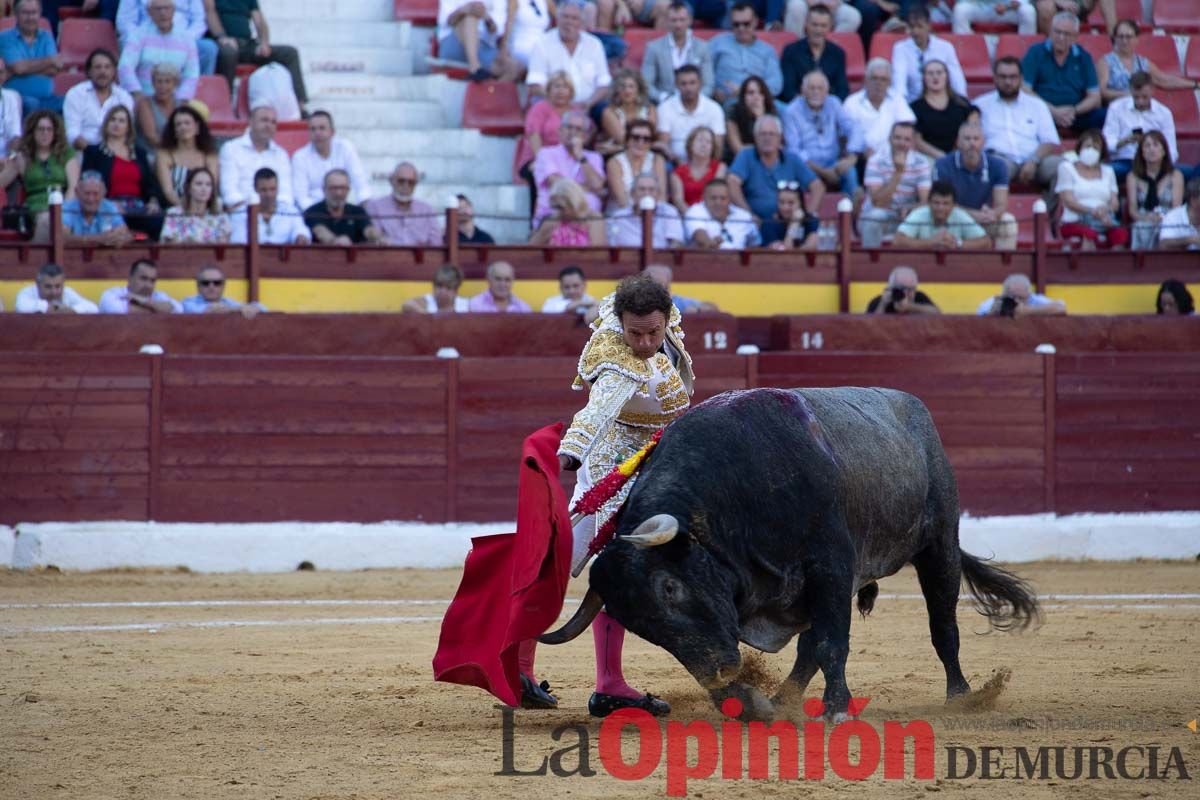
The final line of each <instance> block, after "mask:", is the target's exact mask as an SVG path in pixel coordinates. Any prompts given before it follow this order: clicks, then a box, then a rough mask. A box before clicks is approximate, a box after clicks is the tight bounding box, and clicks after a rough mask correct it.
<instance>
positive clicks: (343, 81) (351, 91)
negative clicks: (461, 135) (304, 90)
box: [304, 71, 467, 127]
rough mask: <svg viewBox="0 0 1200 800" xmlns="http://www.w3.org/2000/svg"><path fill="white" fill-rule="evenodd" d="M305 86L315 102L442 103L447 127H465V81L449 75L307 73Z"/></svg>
mask: <svg viewBox="0 0 1200 800" xmlns="http://www.w3.org/2000/svg"><path fill="white" fill-rule="evenodd" d="M304 82H305V85H306V86H307V87H308V94H309V97H311V98H313V101H314V102H320V101H323V100H346V101H352V102H353V101H359V100H388V101H395V100H411V101H433V102H436V103H440V104H441V105H442V108H443V109H444V110H445V112H446V114H447V117H446V123H445V124H446V126H448V127H457V126H460V125H461V124H462V104H463V98H464V97H465V96H466V92H467V86H466V82H465V81H452V80H450V79H449V78H447V77H446V76H445V75H421V76H414V77H397V76H392V75H367V74H365V73H362V72H332V71H330V72H306V73H305V75H304Z"/></svg>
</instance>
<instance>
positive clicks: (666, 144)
mask: <svg viewBox="0 0 1200 800" xmlns="http://www.w3.org/2000/svg"><path fill="white" fill-rule="evenodd" d="M701 85H702V83H701V77H700V68H699V67H697V66H696V65H695V64H684V65H683V66H682V67H680V68H679V69H677V70H675V89H676V92H675V94H673V95H671V96H670V97H668V98H667V99H666V100H664V101H662V102H661V103H659V105H658V141H659V145H660V151H663V150H664V149H665V154H666V155H669V156H670V157H671V158H672V159H674V160H675V161H676V163H686V162H687V160H688V154H687V140H688V136H689V135H690V134H691V132H692V131H693V130H694V129H696V128H708V129H709V130H710V131H712V132H713V134H714V135H715V136H716V147H715V149H714V150H713V152H714V153H715V154H716V156H717V157H718V158H719V157H720V155H721V153H722V152H724V150H725V112H724V111H723V110H722V109H721V106H720V104H719V103H717V101H715V100H713V99H711V98H708V97H705V96H704V95H703V94H701V93H700V89H701Z"/></svg>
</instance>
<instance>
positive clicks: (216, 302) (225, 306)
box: [182, 264, 266, 319]
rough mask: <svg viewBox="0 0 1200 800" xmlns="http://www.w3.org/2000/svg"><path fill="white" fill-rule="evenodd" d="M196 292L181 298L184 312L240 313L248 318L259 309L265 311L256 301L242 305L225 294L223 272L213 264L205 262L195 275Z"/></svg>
mask: <svg viewBox="0 0 1200 800" xmlns="http://www.w3.org/2000/svg"><path fill="white" fill-rule="evenodd" d="M196 290H197V292H198V293H197V294H194V295H192V296H191V297H185V298H184V299H183V302H182V305H183V313H185V314H230V313H235V314H241V315H242V316H243V317H245V318H246V319H250V318H251V317H253V316H254V315H255V314H257V313H258V312H259V311H265V310H266V309H264V308H263V307H262V306H260V305H259V304H258V303H247V304H246V305H242V304H241V303H239V302H238V301H236V300H230V299H229V298H228V297H226V296H225V273H223V272H221V270H219V269H218V268H217V267H216V266H215V265H213V264H206V265H205V266H203V267H201V268H200V272H199V273H198V274H197V275H196Z"/></svg>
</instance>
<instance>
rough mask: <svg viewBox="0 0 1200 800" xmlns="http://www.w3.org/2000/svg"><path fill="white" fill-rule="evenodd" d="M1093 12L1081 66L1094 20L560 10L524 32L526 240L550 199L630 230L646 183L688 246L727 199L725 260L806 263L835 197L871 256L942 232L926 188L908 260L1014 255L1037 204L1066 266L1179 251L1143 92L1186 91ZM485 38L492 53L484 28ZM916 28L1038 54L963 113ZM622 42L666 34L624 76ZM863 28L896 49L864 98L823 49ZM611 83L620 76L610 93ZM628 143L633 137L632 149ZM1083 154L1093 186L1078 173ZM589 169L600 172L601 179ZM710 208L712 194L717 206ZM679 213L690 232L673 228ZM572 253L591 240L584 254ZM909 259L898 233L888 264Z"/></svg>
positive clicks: (905, 12) (910, 11) (1002, 64)
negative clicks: (1083, 24) (959, 252)
mask: <svg viewBox="0 0 1200 800" xmlns="http://www.w3.org/2000/svg"><path fill="white" fill-rule="evenodd" d="M1098 2H1099V7H1100V8H1101V10H1102V12H1103V14H1102V16H1103V19H1104V20H1105V24H1106V27H1108V28H1109V30H1110V32H1111V36H1112V42H1113V46H1112V51H1111V52H1110V53H1108V54H1107V55H1106V56H1105V57H1104V58H1102V59H1100V60H1099V63H1097V62H1096V61H1094V60H1093V58H1092V56H1091V55H1090V54H1089V53H1088V51H1087V50H1085V49H1084V48H1083V47H1082V46H1081V45H1080V44H1079V43H1078V38H1079V32H1080V20H1081V19H1083V18H1085V17H1087V15H1088V13H1090V11H1091V9H1092V8H1093V7H1095V6H1096V2H1085V3H1078V2H1066V3H1063V2H1058V3H1057V4H1056V3H1055V1H1054V0H1046V1H1045V2H1043V1H1042V0H1038V2H1029V1H1028V0H1013V1H1012V2H1001V3H993V2H972V0H965V2H962V3H958V4H956V5H955V6H954V8H953V10H952V13H941V11H942V7H941V6H940V4H937V3H925V2H920V1H919V0H910V1H906V2H898V3H891V2H879V0H864V2H854V3H847V2H834V3H829V4H826V3H812V4H806V3H803V2H797V1H796V0H793V2H790V3H787V4H784V3H759V2H746V1H744V0H739V1H738V2H732V3H730V4H729V5H728V7H727V8H725V9H719V8H715V7H713V8H710V7H709V6H708V5H707V4H705V3H697V2H691V3H685V2H672V3H670V4H669V5H666V6H665V7H664V5H663V3H662V2H659V3H649V2H647V3H642V4H637V5H638V9H639V11H638V13H632V14H629V13H623V12H622V11H621V9H625V8H627V4H625V3H624V2H623V0H622V2H618V3H617V9H618V10H617V13H616V15H615V16H614V15H612V14H609V13H607V12H604V11H603V10H601V13H600V14H599V15H598V16H596V15H591V14H589V6H586V5H581V4H579V3H578V2H576V0H564V2H562V3H559V6H558V20H559V24H558V27H552V26H550V24H549V23H550V20H546V21H545V23H546V26H545V27H544V28H543V29H542V30H541V31H539V33H538V35H539V36H541V37H542V38H541V41H542V43H543V45H546V46H545V47H544V48H543V50H542V51H539V52H540V53H541V54H540V55H539V56H538V57H537V58H536V59H535V62H534V63H535V65H536V69H534V68H533V67H532V66H531V68H530V72H529V75H528V76H527V81H528V83H529V84H530V90H531V93H532V94H533V95H534V96H535V97H544V99H542V100H541V101H540V102H536V103H535V104H534V105H533V106H532V107H531V109H530V111H529V116H528V118H527V123H526V132H525V136H524V137H523V139H522V145H521V148H522V152H521V155H520V156H519V157H518V164H519V166H521V167H522V174H523V175H525V176H527V178H528V179H529V180H530V182H531V187H532V190H533V191H534V193H535V197H536V198H537V202H536V203H535V204H534V208H535V211H534V215H533V226H534V233H533V241H535V242H547V241H550V238H549V237H551V236H552V234H553V231H551V232H542V231H540V230H539V228H540V227H541V226H542V223H543V220H546V219H547V218H548V215H549V211H550V206H549V200H548V198H547V197H545V194H546V192H548V190H549V189H550V188H551V186H552V185H553V184H554V183H556V182H558V181H560V180H570V181H573V182H575V183H577V184H579V185H580V187H581V188H582V189H583V190H584V193H585V196H586V197H587V199H588V203H589V207H590V208H591V211H592V214H594V215H596V216H600V215H606V216H608V217H609V218H610V225H609V228H610V231H611V228H612V227H613V226H612V224H611V218H613V217H617V218H622V217H626V218H627V217H631V216H635V215H636V211H637V209H636V208H635V207H634V206H633V205H632V204H631V186H632V181H633V180H634V179H635V178H637V177H639V176H640V175H642V174H647V175H649V174H651V173H653V176H654V177H655V178H656V179H657V181H658V183H659V187H660V192H659V195H658V198H657V204H658V205H660V206H661V205H666V204H670V205H672V206H674V207H675V209H676V210H678V211H679V212H680V213H682V214H683V215H684V219H683V222H684V227H685V230H686V232H687V233H688V234H689V236H688V239H687V240H686V241H685V242H684V244H685V245H687V246H700V247H712V246H714V244H713V238H712V236H710V235H709V234H708V233H707V232H706V231H707V228H708V227H710V223H711V220H712V219H717V218H722V217H723V216H724V212H723V211H722V210H721V208H720V205H721V204H720V202H719V199H718V200H717V201H716V202H705V201H706V198H705V187H706V186H707V185H708V184H709V183H712V182H713V181H722V182H723V185H724V186H725V189H727V190H728V191H729V194H730V195H731V198H730V203H731V207H732V208H733V209H735V211H733V212H730V213H731V214H732V215H733V217H734V218H739V221H738V224H739V225H740V224H741V222H740V217H741V213H740V212H747V213H748V214H749V217H750V219H751V220H752V222H753V224H754V225H755V226H757V228H758V230H757V232H756V235H755V236H738V237H736V240H737V242H739V244H736V245H734V244H731V241H730V240H731V239H733V238H735V237H733V236H732V234H730V235H727V236H723V237H722V238H723V239H724V244H723V245H722V246H726V247H730V246H739V247H740V246H754V245H758V244H768V243H771V244H774V245H775V246H784V247H816V246H819V244H820V241H821V240H820V237H814V236H812V235H811V234H812V233H813V232H814V231H816V230H817V228H818V226H819V223H818V220H817V216H818V213H819V210H820V205H821V199H822V197H823V195H824V194H826V193H828V192H840V193H841V194H843V195H845V196H846V197H848V198H849V199H851V201H852V202H853V209H854V211H853V213H854V215H855V218H856V220H857V222H856V230H857V231H858V233H859V235H860V236H861V237H862V240H863V244H864V245H866V246H869V247H877V246H882V245H885V244H887V243H890V242H893V241H894V239H895V238H896V232H897V230H898V229H899V228H900V227H901V225H902V224H903V223H905V222H906V220H907V218H908V217H909V216H910V215H912V214H913V213H914V212H917V211H918V210H920V214H918V215H917V217H916V218H914V219H913V220H912V224H913V225H917V226H920V225H922V224H923V223H922V222H921V221H922V220H928V219H930V218H931V217H939V212H938V211H936V210H935V209H933V208H931V207H930V205H929V189H930V187H931V186H932V183H933V181H934V180H935V179H938V180H944V181H946V182H948V183H949V184H950V185H951V187H952V191H953V194H952V195H949V196H950V197H952V199H953V202H954V204H955V205H954V207H953V208H952V213H950V214H949V215H948V217H947V219H948V220H949V222H948V225H949V228H948V229H947V230H946V231H943V232H942V233H943V234H944V235H938V236H935V237H933V238H932V239H925V241H926V242H928V241H934V242H935V243H936V244H937V246H945V247H975V246H981V247H993V248H997V249H1012V248H1014V247H1015V246H1016V243H1017V238H1018V236H1017V232H1018V222H1019V221H1018V220H1017V219H1016V217H1015V215H1014V214H1012V213H1011V212H1009V210H1008V201H1009V197H1010V190H1013V189H1014V188H1015V191H1017V192H1020V193H1023V194H1042V195H1043V198H1044V199H1045V201H1046V203H1047V206H1048V208H1049V211H1050V215H1051V220H1052V223H1053V224H1054V225H1055V226H1056V227H1055V231H1056V232H1058V233H1060V235H1061V237H1062V238H1063V239H1064V240H1065V241H1066V243H1067V246H1069V247H1078V248H1081V249H1092V248H1095V247H1118V248H1121V247H1126V246H1133V247H1135V248H1139V249H1142V248H1149V247H1155V246H1159V243H1160V242H1161V241H1163V240H1169V239H1172V238H1176V237H1174V236H1164V235H1163V234H1164V230H1163V225H1164V222H1163V221H1164V219H1165V218H1166V217H1167V215H1168V213H1169V212H1171V211H1172V210H1173V209H1175V208H1177V207H1179V205H1180V203H1182V202H1183V186H1184V185H1185V184H1186V182H1187V180H1188V178H1189V175H1191V174H1192V173H1193V172H1197V173H1200V165H1180V164H1179V163H1178V160H1179V159H1178V154H1179V149H1178V144H1177V141H1176V134H1175V124H1174V120H1173V116H1172V113H1171V111H1170V109H1169V108H1168V107H1167V106H1166V105H1164V104H1163V103H1162V102H1160V101H1158V100H1156V99H1155V98H1154V92H1155V90H1156V89H1161V90H1179V89H1195V88H1197V81H1195V80H1193V79H1191V78H1184V77H1181V76H1179V75H1172V74H1168V73H1166V72H1165V71H1163V70H1162V69H1160V68H1159V67H1157V66H1155V65H1154V64H1153V63H1152V62H1151V61H1149V60H1148V59H1146V58H1145V57H1144V56H1141V55H1138V54H1137V53H1136V47H1137V24H1136V23H1134V22H1133V21H1129V20H1118V19H1117V18H1116V16H1115V7H1114V6H1113V5H1112V2H1111V0H1098ZM470 5H478V4H477V3H476V4H468V5H467V6H463V5H462V3H461V0H442V3H441V7H442V9H443V10H444V12H445V13H447V14H449V13H453V12H454V10H455V8H458V7H470ZM651 7H652V8H651ZM628 8H630V9H631V8H632V6H628ZM931 11H932V14H931ZM643 12H644V14H645V15H647V16H644V17H643V15H642V13H643ZM564 13H565V16H564ZM939 14H940V19H939ZM613 20H616V21H615V22H611V21H613ZM493 21H494V22H495V23H496V24H497V31H499V32H500V33H503V31H504V25H503V24H501V23H502V20H500V19H497V18H494V17H493ZM581 21H582V22H581ZM934 21H941V22H945V23H947V24H948V25H950V26H951V28H952V30H954V31H955V32H956V33H969V32H970V31H971V26H972V25H973V24H975V23H988V24H996V23H1006V24H1011V25H1013V26H1015V27H1016V28H1017V30H1018V31H1019V32H1021V33H1025V34H1032V33H1035V32H1041V33H1043V34H1045V38H1044V39H1043V40H1041V41H1038V42H1035V43H1034V44H1032V45H1030V46H1029V48H1028V50H1027V52H1025V54H1024V56H1023V57H1022V58H1017V57H1013V56H1002V57H1000V58H998V59H997V60H996V62H995V64H994V66H993V88H992V90H991V91H980V89H979V88H978V87H976V88H975V90H974V91H973V92H971V91H969V89H968V84H967V79H966V74H965V73H964V69H963V66H962V64H961V63H960V62H959V58H958V53H957V52H956V49H955V46H954V45H953V44H952V43H951V42H950V41H948V40H947V39H945V38H943V37H941V36H938V35H937V34H936V33H935V32H934V30H933V27H934V26H933V23H934ZM610 22H611V24H612V25H616V26H617V27H616V28H613V27H610ZM698 22H701V23H704V24H705V25H713V26H717V27H721V28H725V29H726V30H724V31H721V32H718V33H716V35H711V36H709V37H707V40H706V39H705V38H701V37H699V36H697V34H696V31H695V30H694V28H695V26H696V24H697V23H698ZM639 23H640V24H647V25H654V26H656V27H657V28H658V29H659V30H660V31H662V36H661V37H659V38H652V39H651V40H650V41H649V42H647V43H646V44H645V49H644V53H643V55H642V57H641V63H640V77H639V75H638V74H637V73H635V72H633V71H631V70H629V69H628V68H627V67H626V66H623V65H622V62H621V55H620V54H621V53H622V52H623V44H622V43H621V42H620V40H619V36H615V35H614V34H619V33H620V30H621V26H622V25H623V26H626V27H628V26H632V25H635V24H639ZM581 24H582V27H590V28H591V33H588V32H586V31H583V30H581ZM880 27H883V28H884V29H886V30H893V31H898V32H900V34H901V35H900V38H899V39H898V40H897V41H896V42H895V44H894V46H893V48H892V53H891V58H890V60H889V59H884V58H875V59H872V60H871V61H870V62H868V63H867V65H866V70H865V78H864V80H863V81H862V83H861V84H860V85H851V80H850V77H849V75H848V73H847V63H846V53H845V51H844V50H843V48H842V47H840V46H839V45H838V44H837V42H836V41H834V40H833V39H831V38H830V36H831V34H832V33H833V32H835V31H851V30H859V32H860V33H862V34H863V35H864V37H866V38H865V39H864V43H867V44H869V37H870V36H871V35H873V33H874V31H875V30H877V29H879V28H880ZM781 29H787V30H792V31H794V32H796V33H797V34H798V35H799V36H801V38H800V39H799V40H798V41H795V42H792V43H791V44H788V45H787V46H786V47H784V48H783V50H782V52H781V53H780V54H779V55H777V54H776V49H775V47H774V46H772V44H770V43H769V42H767V41H766V40H765V39H764V38H763V37H762V36H761V31H763V30H767V31H770V30H781ZM589 37H590V38H589ZM614 39H615V40H616V41H615V45H614ZM606 48H608V51H609V52H608V56H609V57H608V59H606V58H604V57H603V52H604V51H605V49H606ZM610 65H612V66H615V67H617V68H619V69H618V71H616V72H610ZM480 77H487V76H486V75H481V76H480ZM543 88H545V90H546V91H543ZM572 111H577V112H579V113H578V114H577V115H573V114H572ZM565 119H569V120H570V124H569V125H567V123H565V122H563V120H565ZM762 120H766V122H765V123H763V128H764V129H765V130H766V135H767V136H768V137H770V136H773V135H774V134H773V131H774V130H775V128H776V126H777V125H778V127H780V128H781V131H780V133H781V136H780V138H779V139H778V142H777V143H775V149H776V150H777V151H778V155H777V156H776V155H774V154H773V153H771V154H770V155H767V156H766V157H765V158H764V157H763V155H762V152H761V151H762V149H763V148H762V147H761V146H760V144H759V142H758V138H759V134H758V130H759V123H760V121H762ZM565 125H566V126H567V127H564V126H565ZM634 126H636V129H637V134H636V135H631V131H633V130H634ZM647 126H653V127H654V128H655V129H656V131H657V141H655V142H653V143H650V142H647V141H646V139H645V138H644V137H643V136H642V135H641V131H643V130H645V128H646V127H647ZM568 128H569V132H570V134H571V136H570V137H569V138H570V143H569V145H567V146H569V147H570V153H568V154H566V155H565V156H564V154H563V153H562V152H561V151H552V152H550V153H546V152H545V151H546V150H547V149H548V148H550V147H562V146H564V145H563V143H562V142H561V140H560V139H561V133H562V131H564V130H567V129H568ZM1097 139H1099V140H1100V141H1101V142H1103V145H1098V144H1097V141H1096V140H1097ZM1085 144H1087V145H1088V146H1086V147H1085V146H1084V145H1085ZM647 145H650V147H649V153H648V152H647ZM1064 145H1065V146H1064ZM1093 150H1095V151H1097V152H1099V154H1100V163H1099V166H1097V165H1094V164H1089V163H1088V162H1089V161H1090V160H1091V159H1092V158H1093V153H1092V151H1093ZM1143 150H1145V151H1146V152H1143ZM1160 152H1161V153H1162V154H1161V155H1160ZM597 160H599V161H601V162H602V163H603V164H604V165H605V166H604V167H603V168H600V167H597V166H596V161H597ZM1110 172H1111V173H1112V174H1113V176H1114V177H1115V179H1116V184H1115V186H1114V185H1111V184H1109V183H1105V187H1106V188H1107V190H1108V191H1107V193H1102V192H1101V191H1100V190H1099V188H1096V187H1099V185H1100V184H1101V182H1106V181H1107V180H1108V179H1107V178H1106V177H1105V176H1107V175H1108V174H1109V173H1110ZM664 173H665V174H666V175H667V176H668V177H667V179H666V180H665V181H664V177H663V175H664ZM726 173H727V174H726ZM778 173H787V174H786V175H784V174H778ZM1131 174H1132V175H1134V177H1133V178H1132V179H1130V181H1127V176H1129V175H1131ZM605 177H607V180H604V181H602V180H601V179H602V178H605ZM748 177H750V178H753V179H754V181H755V184H756V188H758V189H762V188H763V187H764V186H765V185H766V184H767V183H768V182H773V183H774V184H775V186H776V187H777V188H775V189H773V190H772V191H770V192H766V191H759V192H754V191H747V187H746V185H745V182H746V180H747V178H748ZM769 179H773V180H769ZM796 183H799V185H800V187H801V197H800V202H799V203H798V204H797V203H795V202H793V198H792V196H791V195H790V194H786V195H785V197H784V200H783V203H784V206H786V208H781V207H780V206H779V202H778V201H779V194H780V192H779V187H789V186H792V185H794V184H796ZM721 185H722V184H718V187H720V186H721ZM723 193H724V190H722V189H720V188H718V191H717V195H718V198H719V196H720V195H722V194H723ZM1080 194H1082V195H1083V196H1084V197H1083V200H1082V201H1081V200H1080V197H1079V195H1080ZM1101 195H1103V196H1101ZM947 196H948V195H944V194H940V195H938V197H939V198H940V199H944V198H946V197H947ZM1110 200H1111V201H1114V202H1115V205H1113V204H1112V203H1111V202H1110ZM1135 200H1136V202H1135ZM1083 202H1086V203H1088V204H1089V205H1088V208H1087V209H1086V210H1084V209H1082V204H1083ZM1101 205H1103V206H1104V208H1105V209H1107V210H1106V211H1103V212H1102V210H1101V209H1100V206H1101ZM1026 207H1027V206H1026ZM797 209H798V210H797ZM693 210H695V212H696V213H697V214H699V215H700V216H699V218H698V219H697V220H691V219H690V218H689V217H690V215H691V213H692V211H693ZM714 210H715V214H714ZM1026 213H1028V212H1026ZM656 216H657V215H656ZM939 218H940V217H939ZM576 223H578V224H580V225H581V224H582V223H581V222H579V220H576ZM793 224H794V225H795V226H796V227H795V231H794V234H795V235H792V236H788V237H784V236H781V235H779V230H778V228H779V226H780V225H782V226H783V228H784V229H785V230H786V229H787V228H788V227H789V226H792V225H793ZM1060 224H1061V231H1059V230H1058V227H1057V226H1059V225H1060ZM561 227H562V226H561V223H558V228H556V230H558V229H561ZM768 227H770V228H771V231H768V230H767V228H768ZM935 227H940V223H939V225H937V226H935ZM911 229H912V228H911V227H910V231H911ZM981 229H982V231H983V234H982V235H980V234H979V230H981ZM718 232H719V227H718ZM697 234H699V238H696V235H697ZM570 238H571V239H573V240H576V241H580V242H583V241H585V238H586V240H587V241H588V242H589V243H594V242H596V241H597V237H591V236H589V237H584V236H583V235H582V234H573V235H571V236H570ZM610 238H611V235H610ZM913 238H914V237H912V236H911V235H908V234H904V235H902V236H901V238H900V242H899V243H900V244H901V245H904V244H911V243H912V240H913ZM922 238H924V237H922ZM560 241H561V240H560ZM780 242H783V243H784V244H782V245H779V244H778V243H780Z"/></svg>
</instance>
